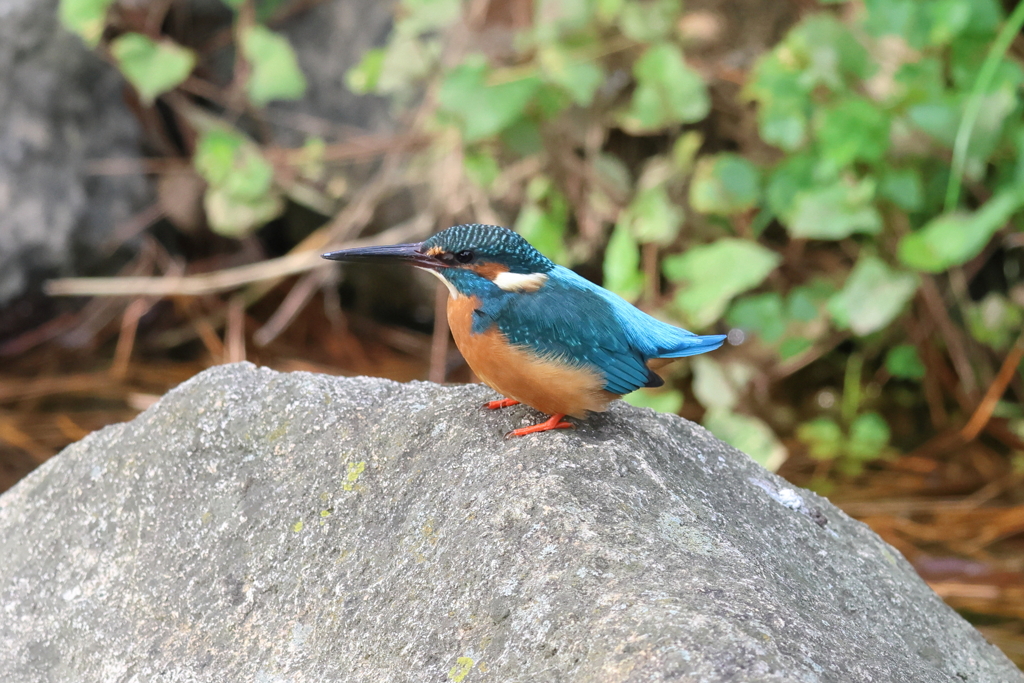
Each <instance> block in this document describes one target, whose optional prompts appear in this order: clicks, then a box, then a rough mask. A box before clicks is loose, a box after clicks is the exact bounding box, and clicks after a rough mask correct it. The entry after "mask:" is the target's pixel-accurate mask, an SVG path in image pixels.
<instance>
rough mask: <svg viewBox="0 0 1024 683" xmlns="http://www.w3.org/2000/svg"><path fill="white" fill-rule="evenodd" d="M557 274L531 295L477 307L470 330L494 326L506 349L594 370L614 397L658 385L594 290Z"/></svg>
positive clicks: (610, 306) (641, 354) (605, 304)
mask: <svg viewBox="0 0 1024 683" xmlns="http://www.w3.org/2000/svg"><path fill="white" fill-rule="evenodd" d="M562 270H564V269H556V270H555V271H553V272H552V273H551V274H550V277H549V279H548V281H547V283H546V284H545V285H544V286H543V287H541V288H540V289H539V290H538V291H536V292H531V293H527V294H513V293H509V294H508V295H504V296H500V297H498V298H495V299H493V300H491V301H485V302H483V305H482V306H481V307H480V308H479V309H478V311H477V312H476V315H477V316H478V318H477V320H476V321H475V322H476V323H477V324H475V325H474V328H476V329H479V330H482V329H486V328H487V327H489V326H490V324H492V323H493V324H497V326H498V329H499V330H501V332H502V333H503V334H504V335H505V336H506V337H507V338H508V340H509V341H510V342H511V343H512V344H515V345H517V346H525V347H528V348H530V349H532V350H533V351H535V352H536V353H538V354H539V355H542V356H545V357H550V358H560V359H563V360H565V361H567V362H569V363H572V364H575V365H581V366H590V367H594V368H596V369H597V370H599V371H600V372H601V373H602V374H603V375H604V377H605V387H604V388H605V389H606V390H607V391H610V392H612V393H615V394H628V393H630V392H631V391H634V390H636V389H639V388H640V387H643V386H658V385H659V384H660V378H659V377H658V376H657V375H656V374H654V373H653V372H652V371H651V370H649V369H648V367H647V364H646V358H645V356H644V354H643V352H642V351H641V350H639V349H637V348H635V346H634V345H633V344H631V342H630V337H629V335H628V334H627V332H626V330H625V329H624V328H623V326H622V324H621V320H620V317H619V316H618V315H616V314H615V311H614V310H613V308H612V305H611V304H610V303H609V302H608V301H607V300H605V298H604V297H602V296H601V295H600V293H599V292H596V291H594V289H595V287H596V286H595V285H591V284H590V283H589V282H587V281H586V280H584V279H583V278H580V277H579V276H575V274H573V277H566V276H565V275H564V274H563V273H561V272H560V271H562ZM565 272H566V273H571V271H568V270H565ZM581 282H582V283H586V284H585V285H581Z"/></svg>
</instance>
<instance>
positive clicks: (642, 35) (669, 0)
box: [619, 0, 682, 43]
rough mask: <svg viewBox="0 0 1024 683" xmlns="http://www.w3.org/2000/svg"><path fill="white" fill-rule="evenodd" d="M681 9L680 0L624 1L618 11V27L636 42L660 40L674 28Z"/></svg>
mask: <svg viewBox="0 0 1024 683" xmlns="http://www.w3.org/2000/svg"><path fill="white" fill-rule="evenodd" d="M681 10H682V2H681V0H651V1H649V2H635V1H633V2H625V3H623V4H622V8H621V10H620V11H619V29H620V30H621V31H622V32H623V33H624V34H625V35H626V36H627V37H629V38H632V39H633V40H635V41H637V42H638V43H650V42H653V41H656V40H661V39H662V38H666V37H668V36H669V35H670V34H671V33H672V31H673V30H674V29H675V27H676V20H677V19H678V18H679V12H680V11H681Z"/></svg>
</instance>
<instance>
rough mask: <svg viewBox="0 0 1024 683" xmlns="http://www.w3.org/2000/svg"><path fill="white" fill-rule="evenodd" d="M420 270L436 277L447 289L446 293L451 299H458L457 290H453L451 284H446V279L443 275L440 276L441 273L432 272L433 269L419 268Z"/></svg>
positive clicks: (453, 287)
mask: <svg viewBox="0 0 1024 683" xmlns="http://www.w3.org/2000/svg"><path fill="white" fill-rule="evenodd" d="M420 270H425V271H427V272H428V273H430V274H431V275H433V276H434V277H436V278H437V279H438V280H440V281H441V282H443V283H444V286H445V287H447V288H448V293H449V294H451V295H452V298H453V299H458V298H459V296H460V294H459V290H457V289H455V285H453V284H452V283H450V282H448V278H446V277H445V276H444V275H441V273H439V272H438V271H436V270H434V269H433V268H420Z"/></svg>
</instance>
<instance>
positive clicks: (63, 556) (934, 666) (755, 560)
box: [0, 364, 1024, 683]
mask: <svg viewBox="0 0 1024 683" xmlns="http://www.w3.org/2000/svg"><path fill="white" fill-rule="evenodd" d="M491 397H493V396H492V394H491V393H490V392H489V391H488V390H487V389H486V388H485V387H482V386H461V387H440V386H436V385H432V384H420V383H413V384H406V385H400V384H395V383H393V382H389V381H385V380H379V379H368V378H354V379H339V378H334V377H327V376H320V375H312V374H306V373H294V374H278V373H276V372H272V371H270V370H265V369H257V368H255V367H254V366H252V365H249V364H240V365H233V366H224V367H219V368H215V369H213V370H209V371H207V372H204V373H203V374H201V375H199V376H198V377H196V378H194V379H192V380H190V381H188V382H186V383H185V384H183V385H182V386H180V387H179V388H177V389H175V390H174V391H172V392H170V393H169V394H168V395H167V396H166V397H164V398H163V400H161V401H160V403H159V404H157V405H156V406H155V407H153V408H151V409H150V410H148V411H146V412H145V413H144V414H142V415H140V416H139V417H138V418H137V419H136V420H134V421H132V422H129V423H126V424H121V425H115V426H112V427H108V428H106V429H104V430H102V431H100V432H97V433H95V434H92V435H90V436H89V437H87V438H85V439H83V440H82V441H81V442H79V443H77V444H74V445H72V446H70V447H69V448H67V449H66V450H65V451H64V452H63V453H62V454H61V455H59V456H57V457H55V458H53V459H52V460H51V461H49V462H48V463H46V464H45V465H43V466H42V467H40V468H39V469H38V470H37V471H36V472H34V473H33V474H31V475H30V476H29V477H27V478H26V479H25V480H23V481H22V482H21V483H19V484H18V485H17V486H15V487H14V488H13V489H12V490H11V491H9V492H8V493H6V494H4V495H3V496H0V538H2V539H4V546H3V552H2V555H0V606H2V607H0V609H2V618H0V671H3V672H4V677H3V678H4V681H6V682H7V683H20V682H22V681H25V682H27V681H32V682H37V681H72V680H74V681H101V680H102V681H133V682H135V681H137V682H146V681H442V680H446V679H450V680H454V681H462V680H465V681H484V680H491V681H502V682H504V681H524V682H525V681H601V682H604V681H663V680H665V681H667V680H680V681H702V682H709V683H710V682H717V681H722V682H724V681H740V682H748V681H780V682H781V681H785V682H787V683H792V682H807V683H811V682H825V681H836V682H860V681H878V682H902V681H921V682H922V683H925V682H927V683H945V682H947V681H948V682H950V683H964V682H971V683H992V682H1010V681H1022V680H1024V676H1022V675H1021V674H1020V672H1019V671H1018V670H1017V669H1015V668H1014V666H1013V665H1012V664H1011V663H1010V662H1009V661H1008V660H1007V659H1006V658H1005V657H1004V656H1003V655H1002V654H1001V653H999V652H998V651H997V650H996V649H995V648H994V647H993V646H992V645H990V644H988V643H987V642H986V641H985V640H984V639H983V638H982V637H981V636H980V635H979V634H978V632H977V631H975V630H974V629H973V628H972V627H971V626H970V625H969V624H967V622H965V621H964V620H963V619H961V618H960V617H959V616H957V615H956V614H955V613H954V612H953V611H952V610H951V609H949V608H948V607H947V606H945V605H944V604H943V603H942V601H941V600H939V598H938V597H937V596H936V595H935V594H934V593H932V592H931V591H930V590H929V589H928V588H927V586H925V584H924V583H923V582H922V581H921V580H920V579H919V578H918V577H917V575H916V574H915V573H914V570H913V569H912V568H911V566H910V565H909V564H908V563H907V562H906V561H905V560H904V559H903V558H902V557H901V556H900V555H899V554H898V553H897V552H896V551H895V550H893V549H892V548H890V547H889V546H887V545H886V544H885V543H883V542H882V541H881V540H880V539H879V538H878V537H877V536H876V535H875V534H873V533H872V532H871V531H870V530H869V529H868V528H867V527H866V526H864V525H863V524H860V523H858V522H856V521H853V520H851V519H849V518H848V517H846V516H845V515H844V514H843V513H842V512H840V511H839V510H837V509H836V508H835V507H833V506H832V505H830V504H829V503H828V502H827V501H825V500H824V499H821V498H818V497H817V496H815V495H814V494H812V493H809V492H807V491H803V490H799V489H796V488H793V487H792V486H790V485H788V484H787V483H786V482H785V481H783V480H781V479H779V478H778V477H775V476H773V475H771V474H769V473H767V472H766V471H764V470H763V469H761V468H760V467H758V466H757V465H756V464H754V463H753V462H752V461H751V460H750V459H749V458H747V457H746V456H745V455H743V454H741V453H739V452H738V451H735V450H733V449H732V448H730V447H728V446H726V445H724V444H722V443H721V442H719V441H718V440H716V439H715V438H713V437H712V436H711V435H709V434H708V433H707V432H706V431H704V430H703V429H702V428H700V427H698V426H695V425H693V424H691V423H689V422H686V421H685V420H682V419H680V418H678V417H675V416H666V415H659V414H655V413H653V412H651V411H648V410H640V409H635V408H632V407H629V406H627V405H625V404H621V403H619V404H616V405H615V406H614V407H613V409H612V410H611V411H610V412H609V413H607V414H603V415H599V416H595V417H593V418H592V419H590V420H589V421H587V422H585V423H583V424H582V425H581V426H580V428H579V429H577V430H575V431H572V432H569V431H566V432H553V433H547V434H540V435H533V436H529V437H526V438H522V439H518V440H513V441H505V440H503V439H502V434H503V432H505V431H507V430H509V429H510V428H513V427H516V426H519V425H521V424H524V423H526V422H528V421H529V420H535V419H536V418H537V416H536V414H534V413H533V412H532V411H530V410H528V409H526V408H521V407H516V408H512V409H509V410H506V411H501V412H495V413H484V412H481V411H480V409H479V404H480V402H482V401H484V400H485V399H488V398H491Z"/></svg>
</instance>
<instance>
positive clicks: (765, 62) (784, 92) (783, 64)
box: [744, 49, 811, 152]
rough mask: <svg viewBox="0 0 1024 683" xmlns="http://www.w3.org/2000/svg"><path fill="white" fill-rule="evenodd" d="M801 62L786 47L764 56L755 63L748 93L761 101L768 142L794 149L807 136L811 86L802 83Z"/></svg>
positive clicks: (760, 112) (762, 127)
mask: <svg viewBox="0 0 1024 683" xmlns="http://www.w3.org/2000/svg"><path fill="white" fill-rule="evenodd" d="M800 69H801V65H800V64H799V63H797V61H796V60H795V59H793V55H792V54H791V53H790V52H789V51H786V50H782V49H777V50H773V51H772V52H769V53H768V54H766V55H763V56H762V57H761V58H760V59H759V60H758V61H757V64H755V65H754V71H753V78H752V79H751V80H750V82H749V83H748V84H747V87H746V89H745V91H744V92H745V94H746V95H747V96H748V97H751V98H752V99H754V100H756V101H757V103H758V108H757V120H758V126H759V129H760V132H761V137H762V138H764V141H765V142H767V143H769V144H772V145H776V146H778V147H779V148H781V149H784V150H786V151H789V152H792V151H794V150H796V149H798V148H799V147H801V146H802V145H803V144H804V142H805V141H806V139H807V126H808V114H809V112H810V108H811V106H810V105H811V101H810V91H811V88H810V87H808V86H807V85H806V84H804V83H803V82H802V79H801V72H800Z"/></svg>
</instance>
